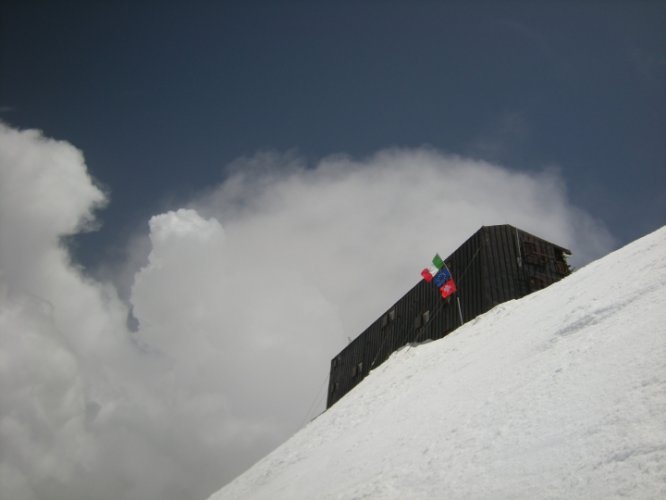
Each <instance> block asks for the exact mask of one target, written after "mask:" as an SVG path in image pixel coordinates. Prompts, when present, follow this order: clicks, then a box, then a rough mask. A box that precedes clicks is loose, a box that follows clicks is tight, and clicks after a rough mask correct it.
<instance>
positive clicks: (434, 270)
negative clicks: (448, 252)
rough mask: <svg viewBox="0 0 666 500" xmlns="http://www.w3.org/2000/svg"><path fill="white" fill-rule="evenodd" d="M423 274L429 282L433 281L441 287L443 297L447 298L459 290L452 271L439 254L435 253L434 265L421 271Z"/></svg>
mask: <svg viewBox="0 0 666 500" xmlns="http://www.w3.org/2000/svg"><path fill="white" fill-rule="evenodd" d="M421 276H423V279H424V280H426V281H427V282H428V283H432V284H433V285H435V286H436V287H437V288H439V291H440V293H441V294H442V298H443V299H445V298H447V297H448V296H449V295H451V294H453V293H454V292H456V290H457V288H456V284H455V282H454V281H453V277H452V276H451V271H449V268H448V267H446V264H445V263H444V260H443V259H442V258H441V257H440V256H439V254H435V256H434V257H433V258H432V266H430V267H427V268H425V269H424V270H423V271H421Z"/></svg>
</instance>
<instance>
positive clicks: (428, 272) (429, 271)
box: [421, 253, 450, 283]
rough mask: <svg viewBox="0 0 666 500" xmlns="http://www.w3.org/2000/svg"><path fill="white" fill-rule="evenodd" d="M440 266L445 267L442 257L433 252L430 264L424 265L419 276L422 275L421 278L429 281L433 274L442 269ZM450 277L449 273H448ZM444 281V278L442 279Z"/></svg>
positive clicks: (433, 276)
mask: <svg viewBox="0 0 666 500" xmlns="http://www.w3.org/2000/svg"><path fill="white" fill-rule="evenodd" d="M442 267H443V268H444V269H446V266H445V265H444V261H443V260H442V258H441V257H440V256H439V254H438V253H437V254H435V256H434V257H433V258H432V266H430V267H426V268H425V269H424V270H423V271H421V276H423V279H424V280H426V281H427V282H428V283H430V282H431V281H432V280H433V279H434V278H435V276H437V274H438V273H439V272H440V271H441V270H442ZM449 277H450V275H449ZM444 281H446V280H444Z"/></svg>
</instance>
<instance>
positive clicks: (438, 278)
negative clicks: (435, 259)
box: [432, 268, 451, 288]
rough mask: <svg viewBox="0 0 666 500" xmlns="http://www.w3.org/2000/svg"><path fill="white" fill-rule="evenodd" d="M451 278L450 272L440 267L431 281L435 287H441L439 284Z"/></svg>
mask: <svg viewBox="0 0 666 500" xmlns="http://www.w3.org/2000/svg"><path fill="white" fill-rule="evenodd" d="M450 279H451V273H450V272H449V270H448V269H447V268H443V269H440V270H439V271H438V272H437V274H435V275H434V276H433V277H432V282H433V283H434V285H435V286H436V287H437V288H441V286H442V285H443V284H444V283H446V282H447V281H449V280H450Z"/></svg>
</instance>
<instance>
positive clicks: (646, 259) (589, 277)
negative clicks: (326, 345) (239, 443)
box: [210, 226, 666, 500]
mask: <svg viewBox="0 0 666 500" xmlns="http://www.w3.org/2000/svg"><path fill="white" fill-rule="evenodd" d="M290 369H291V367H290ZM315 498H316V499H334V498H335V499H355V498H356V499H361V498H373V499H374V498H377V499H384V498H386V499H404V498H407V499H432V498H443V499H457V498H460V499H463V498H464V499H490V498H492V499H504V498H506V499H508V498H512V499H514V498H520V499H533V498H540V499H549V498H561V499H564V498H566V499H572V498H573V499H575V498H580V499H590V498H604V499H607V498H632V499H636V498H639V499H647V498H654V499H657V498H660V499H663V498H666V226H665V227H663V228H661V229H660V230H658V231H656V232H654V233H652V234H650V235H648V236H646V237H644V238H642V239H640V240H638V241H636V242H634V243H632V244H630V245H628V246H626V247H624V248H622V249H620V250H618V251H616V252H614V253H612V254H610V255H608V256H606V257H604V258H603V259H600V260H598V261H596V262H594V263H592V264H590V265H588V266H587V267H585V268H583V269H580V270H579V271H577V272H576V273H574V274H573V275H572V276H570V277H568V278H567V279H564V280H562V281H561V282H559V283H557V284H555V285H552V286H550V287H549V288H547V289H545V290H542V291H541V292H538V293H535V294H532V295H530V296H528V297H525V298H523V299H521V300H517V301H511V302H508V303H506V304H502V305H500V306H498V307H496V308H495V309H493V310H492V311H489V312H488V313H486V314H484V315H483V316H480V317H478V318H477V319H476V320H474V321H472V322H470V323H468V324H466V325H465V326H463V327H462V328H459V329H458V330H456V331H455V332H454V333H452V334H451V335H449V336H447V337H446V338H444V339H442V340H439V341H436V342H430V343H427V344H422V345H420V346H418V347H405V348H403V349H401V350H400V351H398V352H397V353H395V354H394V355H393V356H392V357H391V358H390V359H389V360H388V361H387V362H386V363H384V364H383V365H381V366H380V367H379V368H377V369H376V370H374V371H373V372H372V373H371V374H370V375H369V376H368V377H367V378H366V379H365V380H364V381H363V383H361V384H359V386H357V388H356V389H354V390H353V391H352V392H350V393H349V394H347V396H345V397H344V398H343V399H342V400H340V401H339V402H338V403H337V404H336V405H334V406H333V407H332V408H331V409H330V410H329V411H327V412H325V413H324V414H322V415H321V416H320V417H318V418H317V419H316V420H314V421H313V422H311V423H310V424H309V425H308V426H306V427H305V428H304V429H302V430H301V431H300V432H298V433H297V434H296V435H294V436H293V437H292V438H291V439H290V440H288V441H287V442H286V443H284V444H283V445H282V446H281V447H279V448H278V449H277V450H275V451H274V452H272V453H271V454H270V455H268V456H267V457H265V458H264V459H263V460H261V461H260V462H259V463H257V464H256V465H255V466H253V467H252V468H251V469H249V470H248V471H247V472H245V473H244V474H243V475H241V476H240V477H238V478H237V479H236V480H234V481H233V482H231V483H230V484H228V485H227V486H225V487H224V488H222V489H221V490H220V491H219V492H217V493H216V494H214V495H212V496H211V497H210V500H224V499H234V500H235V499H271V500H274V499H290V500H291V499H308V500H309V499H315Z"/></svg>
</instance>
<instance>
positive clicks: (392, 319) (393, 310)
mask: <svg viewBox="0 0 666 500" xmlns="http://www.w3.org/2000/svg"><path fill="white" fill-rule="evenodd" d="M389 321H395V309H391V310H390V311H389Z"/></svg>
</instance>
